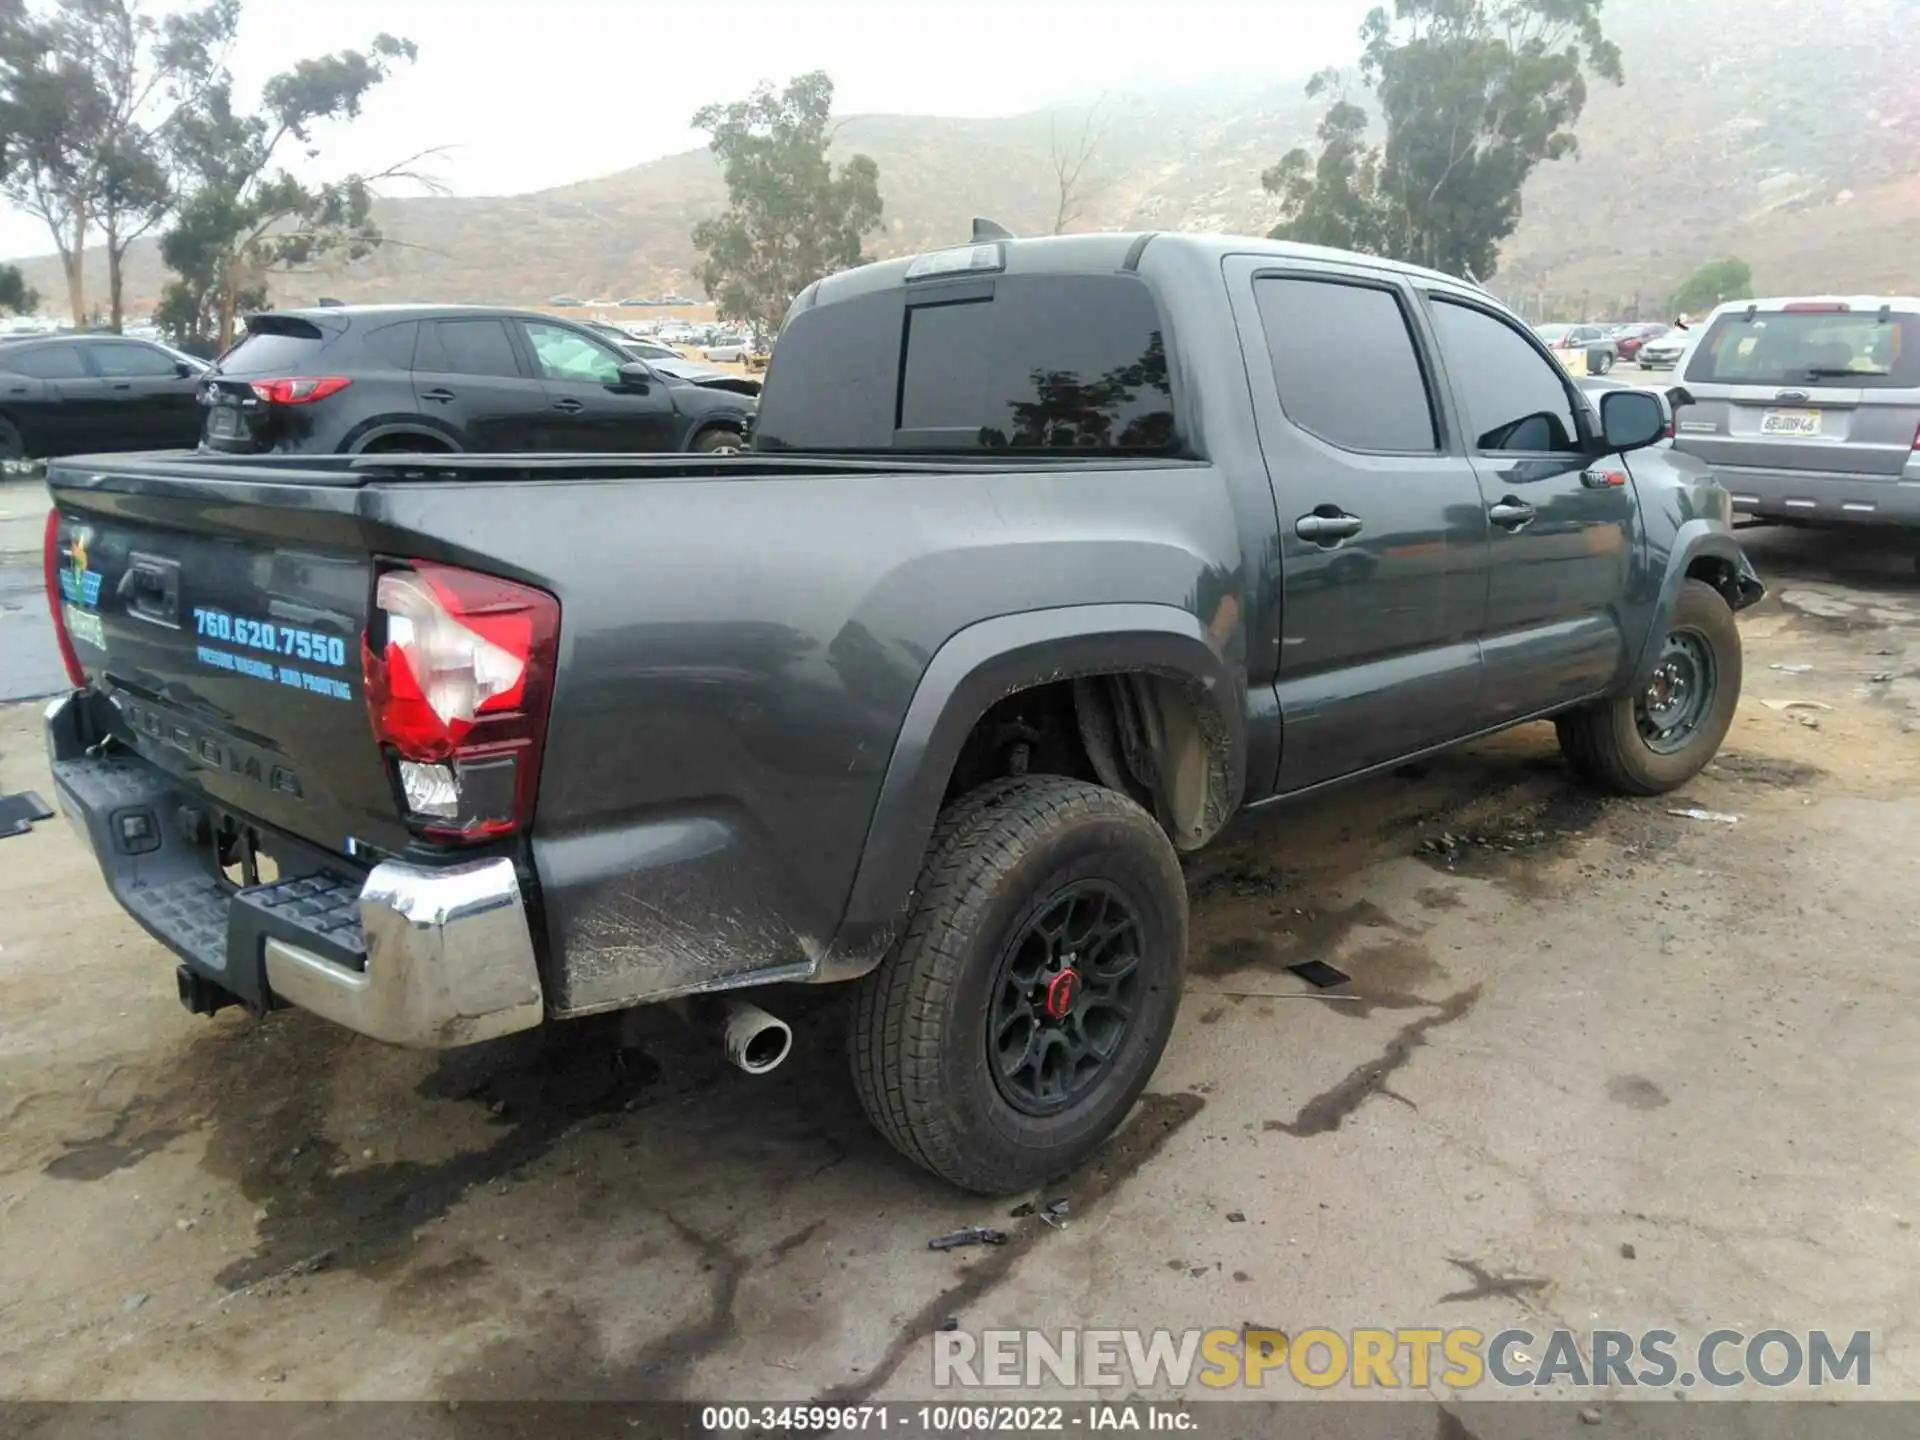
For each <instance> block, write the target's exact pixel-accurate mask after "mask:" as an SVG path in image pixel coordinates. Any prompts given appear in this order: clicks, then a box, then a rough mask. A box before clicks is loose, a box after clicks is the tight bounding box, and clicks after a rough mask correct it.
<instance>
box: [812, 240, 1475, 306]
mask: <svg viewBox="0 0 1920 1440" xmlns="http://www.w3.org/2000/svg"><path fill="white" fill-rule="evenodd" d="M996 244H997V245H1000V246H1002V247H1004V250H1005V257H1006V268H1005V270H1004V271H995V272H993V273H996V274H1001V273H1004V274H1009V275H1022V274H1027V275H1032V274H1045V273H1056V274H1057V273H1079V274H1085V273H1087V272H1090V271H1096V272H1097V271H1106V272H1112V271H1115V270H1131V269H1133V268H1134V267H1135V266H1136V265H1137V264H1138V263H1139V260H1140V257H1141V255H1142V254H1143V253H1144V252H1145V251H1146V250H1147V248H1148V246H1149V245H1151V246H1153V247H1155V248H1165V247H1171V246H1178V247H1180V248H1182V249H1186V250H1190V251H1195V252H1198V253H1200V254H1202V255H1206V256H1215V257H1220V258H1224V257H1226V256H1228V255H1259V256H1271V257H1272V258H1274V259H1276V260H1317V261H1337V262H1342V263H1346V264H1356V263H1357V264H1360V265H1363V266H1365V267H1366V268H1368V269H1372V270H1386V271H1391V272H1393V273H1395V274H1400V275H1410V276H1419V277H1421V278H1423V279H1427V280H1435V281H1442V282H1444V283H1446V284H1447V285H1450V286H1465V287H1467V288H1469V289H1474V290H1478V289H1479V288H1480V287H1478V286H1476V285H1474V284H1472V282H1470V281H1466V280H1462V279H1460V278H1459V277H1458V276H1454V275H1445V274H1442V273H1441V272H1440V271H1438V270H1427V269H1423V268H1422V267H1420V266H1418V265H1407V264H1403V263H1402V262H1401V261H1398V260H1387V259H1383V258H1381V257H1380V256H1377V255H1361V254H1357V253H1355V252H1354V251H1350V250H1334V249H1330V248H1328V247H1326V246H1324V245H1300V244H1296V243H1294V242H1293V241H1290V240H1273V239H1269V238H1267V237H1265V236H1253V235H1214V234H1190V233H1187V232H1185V231H1168V230H1141V231H1123V232H1119V233H1100V234H1088V235H1040V236H1034V237H1032V238H1014V239H999V238H996V237H983V238H981V239H979V240H963V241H959V242H957V243H955V244H953V245H944V246H935V247H933V249H932V250H931V251H927V252H922V253H936V252H938V251H941V250H965V249H969V248H971V247H972V246H974V245H996ZM918 258H919V256H918V255H902V256H899V257H897V258H895V259H891V260H878V261H875V262H874V263H872V264H870V265H862V266H859V267H857V268H856V269H852V270H842V271H840V272H839V273H838V274H835V275H828V276H826V277H825V278H823V279H821V280H818V281H815V282H814V284H813V285H811V286H809V287H808V289H807V290H806V291H804V292H802V294H803V296H804V297H806V298H807V303H808V304H809V305H813V304H818V303H819V302H821V301H823V300H825V301H833V300H848V299H851V298H853V297H854V296H856V295H866V294H871V293H872V292H874V291H876V290H887V289H892V288H893V287H895V286H899V285H904V284H905V283H906V279H907V267H908V266H910V265H911V264H913V262H914V261H915V260H916V259H918ZM947 278H952V279H961V278H964V277H963V276H962V275H961V274H959V273H955V274H952V275H950V276H949V277H947Z"/></svg>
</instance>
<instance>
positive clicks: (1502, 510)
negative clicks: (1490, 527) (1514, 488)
mask: <svg viewBox="0 0 1920 1440" xmlns="http://www.w3.org/2000/svg"><path fill="white" fill-rule="evenodd" d="M1538 513H1539V512H1538V511H1536V510H1535V509H1534V508H1533V506H1531V505H1529V504H1527V503H1526V502H1525V501H1524V500H1516V499H1514V498H1513V497H1512V496H1511V495H1509V496H1508V497H1507V498H1506V499H1505V500H1502V501H1500V502H1499V503H1498V504H1497V505H1490V506H1488V507H1487V518H1488V519H1489V520H1491V521H1493V523H1494V524H1496V525H1498V526H1499V527H1500V528H1501V529H1502V530H1518V529H1520V528H1522V527H1523V526H1526V525H1530V524H1532V523H1533V520H1534V518H1535V516H1536V515H1538Z"/></svg>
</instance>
